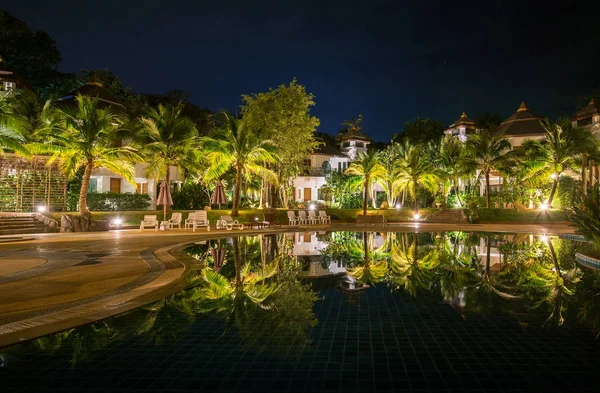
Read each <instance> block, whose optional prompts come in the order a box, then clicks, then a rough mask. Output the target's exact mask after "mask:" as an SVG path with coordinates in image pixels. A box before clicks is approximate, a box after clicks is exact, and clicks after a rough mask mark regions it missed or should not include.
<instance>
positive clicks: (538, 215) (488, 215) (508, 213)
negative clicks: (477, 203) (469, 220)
mask: <svg viewBox="0 0 600 393" xmlns="http://www.w3.org/2000/svg"><path fill="white" fill-rule="evenodd" d="M466 214H467V216H468V214H469V213H468V212H467V213H466ZM477 214H478V216H479V218H478V219H477V222H478V223H491V222H556V221H568V218H567V212H566V211H564V210H548V211H542V210H514V209H495V208H489V209H487V208H482V209H478V211H477Z"/></svg>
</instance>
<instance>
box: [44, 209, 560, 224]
mask: <svg viewBox="0 0 600 393" xmlns="http://www.w3.org/2000/svg"><path fill="white" fill-rule="evenodd" d="M436 211H437V209H432V208H423V209H419V214H420V215H421V219H424V218H426V217H427V216H428V215H430V214H432V213H434V212H436ZM172 212H181V213H183V219H184V220H185V219H186V218H187V215H188V213H189V212H190V210H173V211H172ZM172 212H169V213H167V216H168V217H171V213H172ZM230 213H231V210H229V209H228V210H211V211H209V212H208V219H209V220H210V222H211V223H213V224H214V223H215V222H217V220H218V219H219V217H220V216H223V215H229V214H230ZM63 214H70V215H77V214H79V213H77V212H68V213H62V212H52V213H49V215H50V216H51V217H52V218H54V219H55V220H56V221H58V222H59V223H60V216H61V215H63ZM146 214H156V215H157V216H158V219H159V220H163V211H162V210H142V211H122V212H92V218H93V219H96V220H109V221H112V220H113V219H115V218H120V219H121V220H123V224H122V225H123V226H131V225H134V226H138V225H140V221H142V219H143V218H144V215H146ZM327 214H329V215H330V216H331V218H332V219H333V220H334V221H342V222H355V221H356V217H357V216H358V215H359V214H362V209H327ZM367 214H368V215H384V216H385V219H386V221H388V222H398V221H411V220H412V216H413V214H414V210H413V209H412V208H406V209H386V210H379V209H371V210H367ZM478 214H479V218H478V220H477V222H478V223H492V222H555V221H567V217H566V212H564V211H561V210H552V211H548V212H541V211H539V210H531V211H530V210H523V211H517V210H513V209H494V208H490V209H479V211H478ZM253 215H258V216H259V217H262V216H263V211H262V210H259V209H254V210H240V215H239V217H237V219H238V220H239V221H240V222H244V223H246V222H248V221H249V219H250V217H251V216H253ZM467 215H468V213H467ZM287 221H288V219H287V209H278V210H277V222H279V223H287Z"/></svg>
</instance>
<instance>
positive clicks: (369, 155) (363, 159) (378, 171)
mask: <svg viewBox="0 0 600 393" xmlns="http://www.w3.org/2000/svg"><path fill="white" fill-rule="evenodd" d="M386 172H387V171H386V170H385V168H384V167H383V165H381V160H380V158H379V154H378V153H377V152H375V151H374V150H369V151H368V152H364V151H361V152H360V153H358V156H357V157H356V160H354V161H353V162H352V164H350V166H349V167H348V169H346V174H347V175H356V176H357V177H356V180H355V181H353V182H351V183H349V187H350V188H353V189H356V188H359V187H360V186H361V185H362V188H363V189H364V196H365V198H364V200H363V215H365V216H366V215H367V200H368V199H369V198H368V194H369V186H370V184H371V182H375V181H377V180H378V179H382V178H385V175H386Z"/></svg>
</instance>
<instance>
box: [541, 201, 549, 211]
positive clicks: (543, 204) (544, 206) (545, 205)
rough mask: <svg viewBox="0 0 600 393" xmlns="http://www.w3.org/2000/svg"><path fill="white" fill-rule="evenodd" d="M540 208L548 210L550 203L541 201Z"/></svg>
mask: <svg viewBox="0 0 600 393" xmlns="http://www.w3.org/2000/svg"><path fill="white" fill-rule="evenodd" d="M540 209H542V210H548V204H547V203H545V202H544V203H540Z"/></svg>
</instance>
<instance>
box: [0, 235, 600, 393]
mask: <svg viewBox="0 0 600 393" xmlns="http://www.w3.org/2000/svg"><path fill="white" fill-rule="evenodd" d="M579 247H580V245H579V243H577V242H572V241H567V240H559V239H557V238H548V237H546V236H538V235H513V234H487V233H463V232H450V233H420V234H413V233H410V234H403V233H393V232H390V233H373V232H364V233H363V232H337V233H318V232H306V233H289V234H278V235H261V236H248V237H239V238H227V239H219V240H211V241H206V242H201V243H199V244H193V245H190V247H189V248H188V249H187V252H188V253H189V254H190V255H192V256H194V257H195V258H196V260H197V261H198V262H197V264H195V266H194V268H195V269H196V270H195V272H194V273H193V275H192V276H191V277H190V288H189V289H187V290H185V291H182V292H180V293H177V294H174V295H172V296H170V297H168V298H166V299H163V300H162V301H160V302H157V303H155V304H151V305H148V306H147V307H144V308H142V309H138V310H134V311H132V312H130V313H127V314H124V315H121V316H118V317H114V318H109V319H107V320H104V321H100V322H97V323H95V324H92V325H87V326H83V327H80V328H77V329H72V330H70V331H68V332H63V333H59V334H54V335H50V336H46V337H42V338H40V339H38V340H35V341H32V342H28V343H24V344H19V345H16V346H12V347H9V348H4V349H0V378H1V380H2V386H3V388H2V391H3V392H4V391H7V392H8V391H10V392H12V391H36V392H56V391H65V392H67V391H68V392H79V391H92V392H101V391H102V392H104V391H106V392H118V391H136V390H137V391H156V392H159V391H161V392H177V391H211V392H212V391H223V392H225V391H241V392H251V391H256V392H268V391H274V392H301V391H306V392H317V391H324V392H338V391H344V392H359V391H361V392H362V391H364V392H378V391H381V392H392V391H457V392H458V391H474V392H475V391H478V392H479V391H532V392H533V391H546V392H568V391H577V392H582V391H594V392H595V391H597V390H598V383H599V382H600V377H599V376H598V373H597V370H598V368H599V366H600V356H599V355H600V341H598V340H597V339H596V335H597V332H598V328H599V327H600V300H599V298H600V274H599V273H598V272H597V271H594V270H590V269H588V268H584V267H580V266H578V265H577V264H576V263H575V258H574V253H575V252H576V251H577V250H578V248H579Z"/></svg>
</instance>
